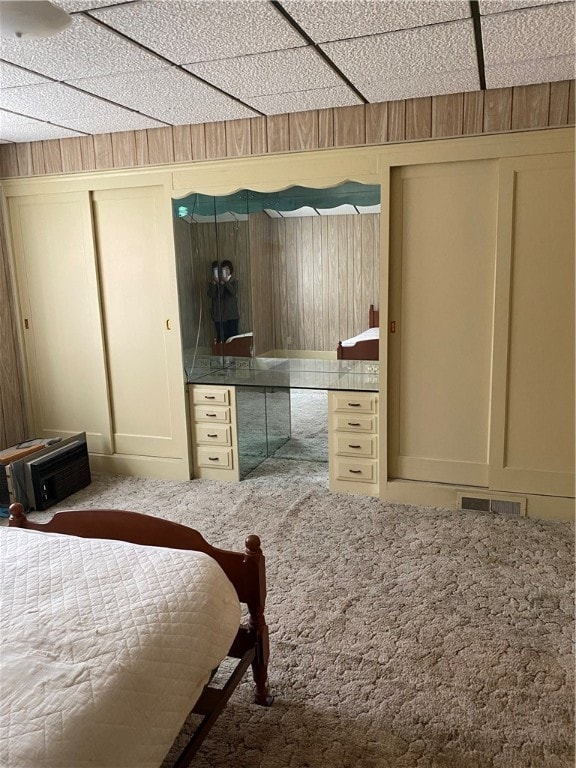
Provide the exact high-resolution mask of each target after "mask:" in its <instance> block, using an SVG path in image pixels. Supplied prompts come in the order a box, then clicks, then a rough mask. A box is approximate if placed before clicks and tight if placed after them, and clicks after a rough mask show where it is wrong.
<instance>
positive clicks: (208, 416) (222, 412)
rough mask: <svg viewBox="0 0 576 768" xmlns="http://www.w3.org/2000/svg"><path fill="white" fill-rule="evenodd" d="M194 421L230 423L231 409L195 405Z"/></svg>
mask: <svg viewBox="0 0 576 768" xmlns="http://www.w3.org/2000/svg"><path fill="white" fill-rule="evenodd" d="M194 421H195V422H198V421H214V422H220V423H222V422H225V423H226V424H229V423H230V408H223V407H222V406H217V405H216V406H210V405H195V406H194Z"/></svg>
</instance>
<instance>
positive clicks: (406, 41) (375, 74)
mask: <svg viewBox="0 0 576 768" xmlns="http://www.w3.org/2000/svg"><path fill="white" fill-rule="evenodd" d="M321 48H322V50H323V51H325V52H326V54H327V55H328V56H329V57H330V59H332V61H333V62H334V63H335V64H336V66H337V67H338V68H339V69H340V70H341V71H342V72H343V73H344V74H345V75H346V77H348V79H349V80H350V81H351V82H352V83H353V84H354V85H355V86H356V88H358V90H359V91H360V92H361V93H362V94H363V95H364V96H365V98H367V99H368V100H369V101H374V100H375V98H374V91H375V90H380V92H382V93H387V92H388V90H389V88H392V87H394V88H395V87H397V85H398V83H399V81H403V82H404V83H405V85H406V88H407V90H408V91H409V92H410V93H413V92H414V91H415V90H417V87H418V82H419V80H420V79H424V80H426V79H427V78H431V77H432V76H433V75H434V74H436V75H438V76H439V77H440V78H441V77H442V75H443V74H445V73H447V72H448V73H449V72H451V71H460V72H461V71H471V70H474V69H475V68H476V67H477V60H476V47H475V42H474V29H473V25H472V21H471V20H466V21H455V22H450V23H448V24H439V25H437V26H431V27H421V28H419V29H412V30H404V31H402V32H390V33H389V34H386V35H376V36H373V37H363V38H356V39H354V40H342V41H340V42H336V43H326V44H325V45H322V46H321ZM405 98H410V96H406V97H405ZM376 100H380V99H379V98H378V99H376Z"/></svg>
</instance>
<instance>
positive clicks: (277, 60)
mask: <svg viewBox="0 0 576 768" xmlns="http://www.w3.org/2000/svg"><path fill="white" fill-rule="evenodd" d="M186 69H188V70H189V71H190V72H194V73H195V74H197V75H199V77H202V78H203V79H205V80H208V81H209V82H210V83H213V84H214V85H217V86H218V87H219V88H225V89H227V90H228V91H230V92H231V93H232V94H233V95H234V96H237V97H238V98H240V99H242V100H243V101H249V100H251V97H254V96H267V95H270V94H273V93H290V92H292V91H309V90H315V89H317V88H329V87H335V86H341V85H342V80H341V78H340V77H338V75H337V74H336V72H334V70H333V69H331V68H330V67H329V66H328V65H327V64H326V63H325V62H324V61H323V59H322V57H321V56H320V55H319V54H318V53H317V52H316V51H315V50H314V49H313V48H311V47H307V48H293V49H292V50H289V51H275V52H273V53H260V54H256V55H254V56H242V57H239V58H236V59H221V60H219V61H208V62H204V63H201V64H190V65H188V66H187V67H186Z"/></svg>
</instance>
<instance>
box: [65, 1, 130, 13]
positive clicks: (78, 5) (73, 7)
mask: <svg viewBox="0 0 576 768" xmlns="http://www.w3.org/2000/svg"><path fill="white" fill-rule="evenodd" d="M50 1H51V3H52V5H57V6H58V7H59V8H62V10H63V11H66V13H78V12H79V11H89V10H90V9H91V8H99V7H100V8H101V7H102V6H103V5H105V6H109V5H119V4H124V3H136V2H138V0H50Z"/></svg>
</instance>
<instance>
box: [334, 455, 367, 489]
mask: <svg viewBox="0 0 576 768" xmlns="http://www.w3.org/2000/svg"><path fill="white" fill-rule="evenodd" d="M334 468H335V476H336V479H337V480H350V481H353V482H356V483H376V482H377V481H378V462H377V461H376V459H364V460H362V459H357V460H355V459H344V458H341V457H339V456H335V457H334Z"/></svg>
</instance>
